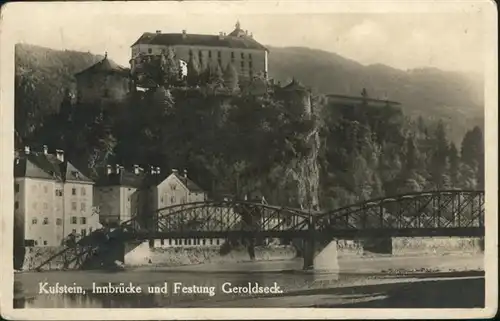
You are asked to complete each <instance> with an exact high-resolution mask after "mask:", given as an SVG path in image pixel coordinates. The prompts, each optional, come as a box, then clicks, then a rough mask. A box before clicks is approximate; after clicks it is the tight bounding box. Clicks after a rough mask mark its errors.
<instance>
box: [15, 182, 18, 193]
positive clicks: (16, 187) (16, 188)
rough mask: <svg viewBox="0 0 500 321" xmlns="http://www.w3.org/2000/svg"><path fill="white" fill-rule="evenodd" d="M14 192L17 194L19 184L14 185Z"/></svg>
mask: <svg viewBox="0 0 500 321" xmlns="http://www.w3.org/2000/svg"><path fill="white" fill-rule="evenodd" d="M14 191H15V192H16V193H19V184H17V183H16V184H14Z"/></svg>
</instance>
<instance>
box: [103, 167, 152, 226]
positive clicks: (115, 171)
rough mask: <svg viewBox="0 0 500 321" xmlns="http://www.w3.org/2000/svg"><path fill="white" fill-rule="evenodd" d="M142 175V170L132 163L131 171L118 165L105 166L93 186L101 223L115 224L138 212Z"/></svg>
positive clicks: (106, 224)
mask: <svg viewBox="0 0 500 321" xmlns="http://www.w3.org/2000/svg"><path fill="white" fill-rule="evenodd" d="M144 177H145V174H144V170H143V169H142V168H140V167H139V166H138V165H134V168H133V171H129V170H126V169H125V168H124V167H123V166H120V165H115V166H111V165H108V166H107V167H106V172H105V173H103V175H101V178H100V179H99V180H98V181H97V182H96V184H95V188H94V202H95V205H96V207H97V208H98V209H99V218H100V222H101V224H103V225H105V226H116V225H119V224H120V223H123V222H126V221H128V220H130V219H131V218H132V217H133V216H135V215H138V214H139V212H140V208H141V206H140V203H141V202H140V196H141V195H140V192H141V188H142V187H143V181H144Z"/></svg>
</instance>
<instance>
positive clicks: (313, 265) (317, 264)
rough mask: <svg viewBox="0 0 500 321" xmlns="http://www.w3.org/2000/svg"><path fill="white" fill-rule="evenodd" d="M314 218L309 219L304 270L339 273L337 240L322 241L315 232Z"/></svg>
mask: <svg viewBox="0 0 500 321" xmlns="http://www.w3.org/2000/svg"><path fill="white" fill-rule="evenodd" d="M315 227H316V222H315V219H314V217H310V219H309V230H308V237H307V238H305V239H304V240H303V252H302V256H303V258H304V264H303V269H304V270H314V271H322V272H338V271H339V261H338V248H337V240H336V239H334V238H332V239H331V240H324V239H320V238H319V237H318V235H317V231H316V230H315Z"/></svg>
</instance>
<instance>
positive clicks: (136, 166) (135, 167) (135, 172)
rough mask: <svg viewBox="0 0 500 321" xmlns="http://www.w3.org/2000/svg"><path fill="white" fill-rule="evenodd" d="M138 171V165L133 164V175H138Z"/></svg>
mask: <svg viewBox="0 0 500 321" xmlns="http://www.w3.org/2000/svg"><path fill="white" fill-rule="evenodd" d="M139 173H140V171H139V165H134V174H135V175H139Z"/></svg>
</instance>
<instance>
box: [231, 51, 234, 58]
mask: <svg viewBox="0 0 500 321" xmlns="http://www.w3.org/2000/svg"><path fill="white" fill-rule="evenodd" d="M231 59H234V51H231Z"/></svg>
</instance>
